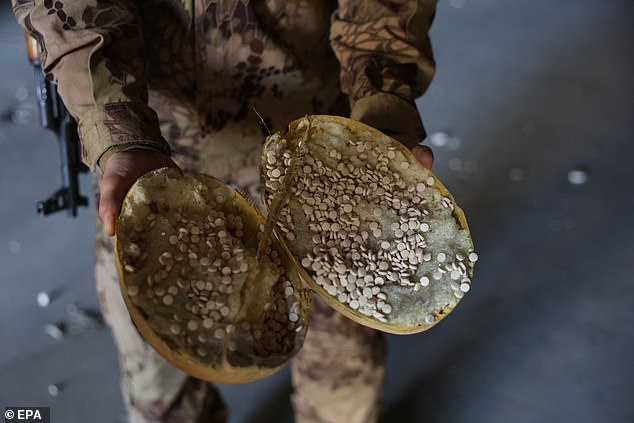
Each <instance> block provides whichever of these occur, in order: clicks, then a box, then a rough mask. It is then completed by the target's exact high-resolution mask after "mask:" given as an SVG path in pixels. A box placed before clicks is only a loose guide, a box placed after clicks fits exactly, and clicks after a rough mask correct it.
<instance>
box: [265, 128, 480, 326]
mask: <svg viewBox="0 0 634 423" xmlns="http://www.w3.org/2000/svg"><path fill="white" fill-rule="evenodd" d="M260 168H261V180H262V185H263V188H264V189H263V198H264V202H265V204H267V205H268V206H269V208H270V209H271V210H272V213H273V214H274V215H275V221H276V230H277V231H278V234H279V237H280V239H283V240H284V245H285V246H286V247H287V248H288V249H289V251H290V253H291V254H292V256H293V257H294V259H295V260H296V262H297V264H298V267H299V268H300V269H301V273H302V274H303V279H304V280H305V281H307V283H308V284H309V286H310V288H311V289H313V290H314V291H315V292H316V293H317V294H318V295H320V296H321V297H323V298H325V299H326V301H327V302H328V303H329V304H330V305H331V306H333V307H334V308H335V309H336V310H338V311H340V312H341V313H343V314H344V315H346V316H348V317H349V318H351V319H353V320H355V321H357V322H359V323H361V324H363V325H366V326H370V327H373V328H376V329H379V330H382V331H385V332H391V333H399V334H407V333H415V332H420V331H424V330H426V329H428V328H430V327H431V326H433V325H434V324H436V323H437V322H438V321H439V320H440V319H442V318H443V317H445V316H446V315H447V314H448V313H449V312H451V311H452V310H453V309H454V307H455V306H456V305H457V304H458V302H459V301H460V299H461V298H462V297H463V296H464V294H465V293H466V292H467V291H469V289H470V287H471V278H472V276H473V268H474V263H475V261H476V260H477V254H475V252H474V251H473V243H472V240H471V237H470V234H469V229H468V226H467V222H466V219H465V216H464V213H463V212H462V210H461V209H460V208H459V207H458V206H457V205H456V203H455V201H454V199H453V197H452V196H451V194H449V192H448V191H447V189H446V188H445V187H444V186H443V185H442V184H441V183H440V181H438V179H437V178H436V177H435V176H434V174H433V173H432V172H431V171H430V170H429V169H426V168H424V167H423V166H422V165H420V163H419V162H418V161H417V160H416V159H415V158H414V156H413V155H412V154H411V152H410V151H409V150H408V149H407V148H406V147H404V146H403V145H402V144H401V143H399V142H398V141H396V140H394V139H392V138H390V137H388V136H387V135H385V134H383V133H381V132H380V131H378V130H376V129H374V128H372V127H370V126H367V125H365V124H362V123H359V122H356V121H353V120H350V119H345V118H341V117H336V116H321V115H317V116H307V117H306V118H302V119H298V120H296V121H294V122H292V123H291V124H290V125H289V129H288V132H287V134H286V135H284V136H282V135H280V134H274V135H272V136H270V137H268V138H267V141H266V143H265V146H264V151H263V153H262V156H261V166H260ZM270 213H271V211H270Z"/></svg>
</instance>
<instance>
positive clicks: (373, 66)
mask: <svg viewBox="0 0 634 423" xmlns="http://www.w3.org/2000/svg"><path fill="white" fill-rule="evenodd" d="M435 10H436V0H417V1H412V0H394V1H390V2H386V1H381V0H339V8H338V10H337V11H336V12H335V13H334V15H333V18H332V25H331V30H330V43H331V46H332V49H333V51H334V53H335V55H336V56H337V58H338V59H339V62H340V63H341V76H340V77H341V87H342V90H343V92H345V93H346V94H348V96H349V98H350V106H351V114H350V116H351V117H352V118H353V119H356V120H360V121H362V122H366V123H368V124H370V125H372V126H375V127H376V128H378V129H381V130H383V131H385V132H387V133H388V134H389V133H400V134H406V135H409V136H411V137H414V138H415V139H419V140H422V139H423V138H425V130H424V128H423V123H422V121H421V118H420V115H419V113H418V110H417V109H416V105H415V103H414V100H415V99H416V98H417V97H419V96H421V95H422V94H423V93H424V92H425V90H426V89H427V87H428V86H429V83H430V82H431V79H432V77H433V75H434V70H435V64H434V60H433V55H432V49H431V44H430V41H429V37H428V31H429V27H430V26H431V23H432V20H433V17H434V13H435Z"/></svg>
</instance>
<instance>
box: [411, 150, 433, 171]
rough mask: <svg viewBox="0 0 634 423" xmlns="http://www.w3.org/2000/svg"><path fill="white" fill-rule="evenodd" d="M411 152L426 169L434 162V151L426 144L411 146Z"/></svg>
mask: <svg viewBox="0 0 634 423" xmlns="http://www.w3.org/2000/svg"><path fill="white" fill-rule="evenodd" d="M412 154H414V157H416V160H418V161H419V162H420V164H422V165H423V166H424V167H426V168H427V169H431V167H432V165H433V164H434V152H433V151H432V149H431V148H429V147H427V146H426V145H417V146H416V147H414V148H412Z"/></svg>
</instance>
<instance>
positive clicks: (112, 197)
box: [99, 149, 178, 236]
mask: <svg viewBox="0 0 634 423" xmlns="http://www.w3.org/2000/svg"><path fill="white" fill-rule="evenodd" d="M161 167H173V168H176V169H178V166H177V165H176V164H175V163H174V162H173V161H172V159H170V157H169V156H168V155H167V154H165V153H161V152H159V151H154V150H145V149H138V150H128V151H122V152H119V153H114V154H113V155H112V156H110V157H109V158H108V160H107V161H106V163H105V164H102V169H103V177H102V179H101V182H100V183H99V191H100V197H99V218H100V219H101V221H102V222H103V226H104V233H105V234H106V235H107V236H113V235H114V231H115V222H116V220H117V216H119V211H120V210H121V204H122V203H123V198H124V197H125V195H126V193H127V192H128V189H130V187H131V186H132V184H133V183H134V182H135V181H136V180H137V179H138V178H140V177H141V176H143V175H144V174H145V173H147V172H149V171H150V170H154V169H158V168H161Z"/></svg>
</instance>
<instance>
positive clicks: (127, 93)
mask: <svg viewBox="0 0 634 423" xmlns="http://www.w3.org/2000/svg"><path fill="white" fill-rule="evenodd" d="M12 5H13V12H14V14H15V16H16V17H17V19H18V23H19V24H20V25H21V26H22V27H23V28H24V29H25V30H26V31H28V32H29V33H30V34H31V35H32V36H33V37H35V39H36V40H37V41H38V43H39V45H40V47H41V50H42V52H41V57H40V59H41V63H42V69H43V70H44V72H45V73H46V75H47V78H48V79H49V80H52V81H53V82H54V83H56V84H57V86H58V91H59V93H60V95H61V97H62V99H63V100H64V103H65V104H66V106H67V107H68V109H69V110H70V112H71V114H72V115H73V116H74V117H75V118H76V119H77V121H78V127H79V135H80V138H81V140H82V145H83V160H84V162H86V164H88V165H89V166H90V167H91V168H92V169H93V170H94V169H95V167H96V166H97V165H98V163H99V159H100V158H101V157H102V156H103V155H104V154H105V153H106V152H108V153H112V152H113V151H123V150H126V149H130V148H134V147H140V148H152V149H158V150H161V151H164V152H166V153H169V147H168V145H167V142H166V141H165V140H164V139H163V137H162V136H161V133H160V130H159V125H158V118H157V116H156V113H155V112H154V111H153V110H152V109H150V108H149V107H148V105H147V86H146V82H145V61H144V59H143V57H144V55H143V33H142V27H141V23H140V18H139V14H138V10H137V7H136V4H135V2H134V1H132V0H127V1H123V0H119V1H117V0H72V1H71V0H12Z"/></svg>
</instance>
